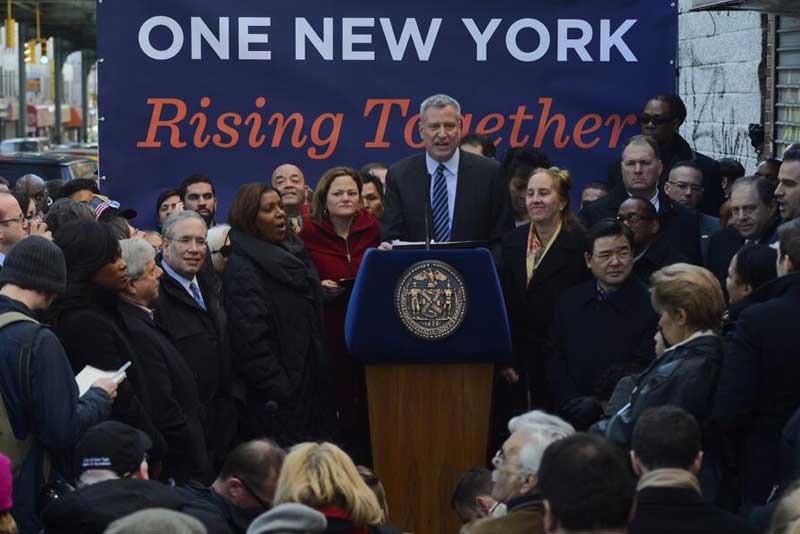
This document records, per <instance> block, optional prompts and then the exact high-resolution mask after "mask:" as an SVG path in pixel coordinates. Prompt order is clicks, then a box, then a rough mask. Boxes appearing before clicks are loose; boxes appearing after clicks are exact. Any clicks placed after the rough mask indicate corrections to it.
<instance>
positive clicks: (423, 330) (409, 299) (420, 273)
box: [394, 260, 467, 341]
mask: <svg viewBox="0 0 800 534" xmlns="http://www.w3.org/2000/svg"><path fill="white" fill-rule="evenodd" d="M394 306H395V310H397V315H398V316H399V317H400V321H401V322H402V323H403V326H405V328H406V330H408V332H409V333H410V334H411V335H413V336H414V337H417V338H420V339H425V340H428V341H438V340H441V339H445V338H447V337H449V336H450V335H452V334H453V332H455V331H456V330H458V327H460V326H461V323H462V322H464V316H465V315H466V313H467V290H466V288H465V287H464V280H463V279H462V278H461V274H460V273H459V272H458V271H456V270H455V269H454V268H453V267H451V266H450V265H448V264H446V263H444V262H442V261H437V260H428V261H421V262H418V263H415V264H414V265H412V266H411V267H409V268H408V269H406V270H405V272H403V274H402V275H401V276H400V281H399V282H398V283H397V287H395V290H394Z"/></svg>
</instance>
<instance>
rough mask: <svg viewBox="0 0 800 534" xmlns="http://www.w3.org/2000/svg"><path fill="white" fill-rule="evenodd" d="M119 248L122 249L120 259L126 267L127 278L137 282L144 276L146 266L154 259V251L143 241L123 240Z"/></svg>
mask: <svg viewBox="0 0 800 534" xmlns="http://www.w3.org/2000/svg"><path fill="white" fill-rule="evenodd" d="M119 246H120V247H122V259H123V260H124V261H125V264H126V265H127V268H126V271H127V272H128V276H130V277H131V279H133V280H138V279H139V278H141V277H142V275H143V274H144V269H145V267H147V264H148V263H150V262H151V261H153V260H154V259H155V258H156V251H155V250H154V249H153V246H152V245H151V244H150V243H148V242H147V241H145V240H144V239H123V240H121V241H120V242H119Z"/></svg>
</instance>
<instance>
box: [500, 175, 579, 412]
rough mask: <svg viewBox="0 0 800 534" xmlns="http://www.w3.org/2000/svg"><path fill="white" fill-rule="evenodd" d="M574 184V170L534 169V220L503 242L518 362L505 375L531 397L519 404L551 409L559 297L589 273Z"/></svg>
mask: <svg viewBox="0 0 800 534" xmlns="http://www.w3.org/2000/svg"><path fill="white" fill-rule="evenodd" d="M571 188H572V178H571V176H570V174H569V171H566V170H562V169H559V168H558V167H550V168H547V169H545V168H537V169H535V170H533V171H531V173H530V174H529V175H528V187H527V190H526V195H525V204H526V206H527V208H528V215H529V216H530V220H531V222H530V224H526V225H523V226H519V227H517V228H516V229H515V230H513V231H511V233H509V234H508V235H507V236H506V238H505V240H504V242H503V262H502V265H503V272H502V282H503V292H504V294H505V296H506V305H507V306H508V314H509V320H510V323H511V339H512V342H513V345H514V356H515V362H514V365H513V368H508V369H505V370H504V371H503V373H502V374H503V376H504V377H505V378H506V380H507V381H508V382H510V383H513V382H515V381H517V380H519V381H521V382H522V384H523V385H524V387H523V389H524V391H523V393H524V394H525V395H526V396H527V397H528V398H527V399H526V400H525V401H524V405H523V406H515V408H517V409H523V408H524V409H526V410H527V409H530V408H531V407H536V408H541V409H545V410H548V409H549V410H552V408H553V406H552V400H551V394H550V392H549V391H548V387H547V383H546V381H545V378H544V377H545V367H544V363H545V358H546V354H547V352H546V350H545V347H546V345H547V339H548V334H549V331H550V325H551V323H552V320H553V313H554V310H555V306H556V302H557V301H558V298H559V296H560V295H561V293H563V292H564V290H566V289H568V288H570V287H572V286H575V285H578V284H579V283H581V282H584V281H585V280H587V279H588V278H589V277H590V273H589V270H588V269H587V268H586V262H585V261H584V259H583V250H584V230H583V227H582V226H581V225H580V223H579V222H578V219H577V218H576V217H575V215H574V214H572V213H571V212H570V209H569V203H570V201H569V191H570V189H571ZM516 404H519V401H517V403H516ZM509 415H510V414H509ZM502 420H508V417H503V418H502Z"/></svg>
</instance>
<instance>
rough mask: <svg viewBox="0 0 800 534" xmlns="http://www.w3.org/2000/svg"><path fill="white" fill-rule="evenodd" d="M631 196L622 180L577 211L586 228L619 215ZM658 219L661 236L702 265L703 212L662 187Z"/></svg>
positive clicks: (690, 260)
mask: <svg viewBox="0 0 800 534" xmlns="http://www.w3.org/2000/svg"><path fill="white" fill-rule="evenodd" d="M628 198H629V196H628V192H627V191H626V190H625V187H624V185H623V184H622V183H620V184H619V185H617V187H615V188H614V189H612V190H611V192H610V193H609V194H608V196H606V197H603V198H601V199H598V200H596V201H594V202H592V203H591V204H589V205H588V206H586V207H585V208H583V209H582V210H581V212H580V213H579V214H578V217H580V219H581V222H582V223H583V225H584V227H586V229H587V230H590V229H591V228H592V226H594V225H595V224H597V222H598V221H600V220H601V219H606V218H609V217H612V218H613V217H616V216H617V210H619V207H620V205H621V204H622V203H623V202H625V200H627V199H628ZM658 203H659V207H658V219H659V221H660V222H661V238H662V239H665V240H666V241H668V242H669V243H670V244H671V245H672V246H673V247H675V248H676V249H677V250H679V251H680V252H681V253H682V254H683V255H684V256H686V258H687V259H688V261H689V262H690V263H693V264H695V265H701V264H702V258H703V256H702V253H701V251H700V214H699V213H698V212H696V211H694V210H690V209H687V208H684V207H683V206H681V205H680V204H678V203H677V202H675V201H673V200H672V199H670V198H669V197H668V196H667V195H665V194H664V193H663V192H661V191H660V190H659V193H658Z"/></svg>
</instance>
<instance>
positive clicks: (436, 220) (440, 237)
mask: <svg viewBox="0 0 800 534" xmlns="http://www.w3.org/2000/svg"><path fill="white" fill-rule="evenodd" d="M444 169H445V167H444V165H442V164H441V163H440V164H439V166H438V167H436V172H434V174H433V203H432V205H433V234H434V238H435V239H436V242H437V243H443V242H445V241H448V240H449V239H450V212H449V210H448V207H447V205H448V202H447V181H446V180H445V178H444Z"/></svg>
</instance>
